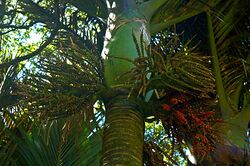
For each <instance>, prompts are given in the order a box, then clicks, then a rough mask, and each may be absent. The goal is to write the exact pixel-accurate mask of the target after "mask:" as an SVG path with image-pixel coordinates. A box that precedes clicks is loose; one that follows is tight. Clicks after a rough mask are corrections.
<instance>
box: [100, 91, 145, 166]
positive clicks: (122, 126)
mask: <svg viewBox="0 0 250 166" xmlns="http://www.w3.org/2000/svg"><path fill="white" fill-rule="evenodd" d="M106 107H107V112H106V124H105V128H104V136H103V155H102V160H101V165H103V166H112V165H124V166H126V165H131V166H132V165H134V166H141V165H142V164H143V163H142V162H143V156H142V151H143V135H144V119H143V115H142V113H141V112H140V111H139V110H140V108H139V106H138V105H137V104H136V103H135V102H133V101H132V100H129V99H128V98H127V96H124V97H120V96H119V97H116V98H113V99H112V101H110V102H109V103H108V104H106Z"/></svg>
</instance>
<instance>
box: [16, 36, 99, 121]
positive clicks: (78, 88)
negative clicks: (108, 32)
mask: <svg viewBox="0 0 250 166" xmlns="http://www.w3.org/2000/svg"><path fill="white" fill-rule="evenodd" d="M59 41H60V42H56V43H55V45H54V46H53V47H55V48H56V49H54V48H52V49H51V50H47V51H46V52H44V55H43V57H42V58H41V59H38V60H35V61H37V62H36V64H34V72H32V70H30V71H27V74H26V75H25V76H24V78H23V81H22V82H21V83H20V88H21V90H22V92H20V94H22V95H23V96H25V99H24V100H23V105H22V108H23V109H27V110H28V111H29V112H30V113H39V114H41V115H43V114H44V115H48V116H49V117H54V118H55V117H57V118H58V117H62V116H66V115H70V114H74V113H83V112H85V111H86V112H85V113H87V115H88V116H89V118H90V117H92V118H93V105H94V103H95V101H96V96H95V94H96V92H97V91H98V90H99V87H100V85H101V84H102V83H103V69H102V68H103V67H102V61H101V59H100V57H99V56H97V55H96V52H94V51H89V50H87V49H83V48H84V47H81V46H82V45H83V44H82V45H79V44H80V43H81V42H80V41H77V39H76V38H73V37H67V38H64V39H63V40H62V39H61V40H59ZM85 118H87V117H85Z"/></svg>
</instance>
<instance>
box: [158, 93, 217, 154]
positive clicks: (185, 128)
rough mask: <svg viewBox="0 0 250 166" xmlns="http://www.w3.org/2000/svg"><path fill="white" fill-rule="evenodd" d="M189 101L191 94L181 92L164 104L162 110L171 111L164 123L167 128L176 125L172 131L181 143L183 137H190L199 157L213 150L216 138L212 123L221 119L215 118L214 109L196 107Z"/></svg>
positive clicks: (195, 152)
mask: <svg viewBox="0 0 250 166" xmlns="http://www.w3.org/2000/svg"><path fill="white" fill-rule="evenodd" d="M189 101H190V97H189V96H185V95H184V94H180V95H178V96H175V97H172V98H170V99H168V100H167V102H166V103H164V104H162V105H161V108H162V110H163V111H168V112H169V114H168V116H167V117H165V118H164V120H163V125H165V126H164V127H165V129H167V130H170V129H173V126H174V128H175V130H174V131H172V132H170V133H174V135H175V138H176V140H177V141H178V142H179V143H181V142H182V140H183V139H188V140H189V141H191V143H192V146H193V151H194V154H195V155H196V156H197V157H199V156H204V155H206V154H207V153H208V152H209V151H211V150H213V143H212V140H214V139H216V136H215V134H214V132H213V128H212V126H211V123H214V122H218V121H219V120H218V119H214V118H213V115H214V112H213V111H204V110H203V109H202V108H201V107H199V108H196V107H195V106H192V104H190V103H189Z"/></svg>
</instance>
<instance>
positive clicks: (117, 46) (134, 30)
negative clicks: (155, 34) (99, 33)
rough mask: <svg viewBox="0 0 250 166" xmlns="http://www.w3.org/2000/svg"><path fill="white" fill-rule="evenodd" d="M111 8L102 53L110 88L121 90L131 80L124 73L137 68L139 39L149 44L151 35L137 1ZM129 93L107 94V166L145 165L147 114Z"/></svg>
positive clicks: (104, 160) (104, 159)
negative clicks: (144, 140) (135, 61)
mask: <svg viewBox="0 0 250 166" xmlns="http://www.w3.org/2000/svg"><path fill="white" fill-rule="evenodd" d="M110 6H115V7H114V8H112V9H110V17H109V21H108V29H107V32H106V41H105V43H104V49H103V53H102V56H103V57H104V67H105V73H104V74H105V80H106V84H107V86H108V87H109V88H110V89H120V88H123V87H124V85H125V84H126V82H127V81H128V79H129V78H128V76H124V74H125V73H126V72H128V71H130V70H131V69H132V68H133V67H134V64H133V61H134V60H135V59H136V58H137V57H139V53H138V47H137V46H136V44H135V40H137V41H138V42H139V41H140V40H143V43H144V44H145V45H148V44H149V42H150V34H149V32H148V31H147V20H146V19H145V18H144V16H143V15H141V14H140V12H139V11H138V10H137V7H136V4H135V1H134V0H119V1H116V3H115V4H110ZM141 36H143V38H142V37H141ZM139 49H140V50H142V49H144V48H139ZM145 52H146V50H145ZM117 87H119V88H117ZM123 89H124V88H123ZM112 91H113V90H112ZM109 93H110V92H109ZM127 94H128V93H126V94H125V95H124V94H121V93H119V92H118V93H117V95H115V97H114V96H112V97H109V95H108V94H104V98H105V99H106V102H105V107H106V122H105V128H104V133H103V150H102V158H101V165H103V166H112V165H121V166H122V165H123V166H127V165H134V166H141V165H143V136H144V118H143V113H142V112H141V111H140V108H139V105H138V104H136V102H134V101H133V100H131V98H129V99H128V95H127ZM107 97H109V99H107Z"/></svg>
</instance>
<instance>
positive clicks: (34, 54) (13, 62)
mask: <svg viewBox="0 0 250 166" xmlns="http://www.w3.org/2000/svg"><path fill="white" fill-rule="evenodd" d="M57 32H58V28H56V29H54V30H53V31H52V32H51V35H50V37H49V38H48V39H47V40H46V41H45V42H44V43H43V44H42V45H41V46H40V47H39V48H38V49H37V50H35V51H34V52H32V53H30V54H27V55H24V56H21V57H17V58H15V59H13V60H11V61H9V62H6V63H2V64H0V69H2V68H5V67H9V66H11V65H15V64H17V63H19V62H21V61H24V60H28V59H30V58H32V57H34V56H36V55H38V54H39V53H41V52H42V51H43V49H44V48H46V47H47V46H48V45H49V44H50V43H51V42H52V41H53V39H54V38H55V36H56V34H57Z"/></svg>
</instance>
